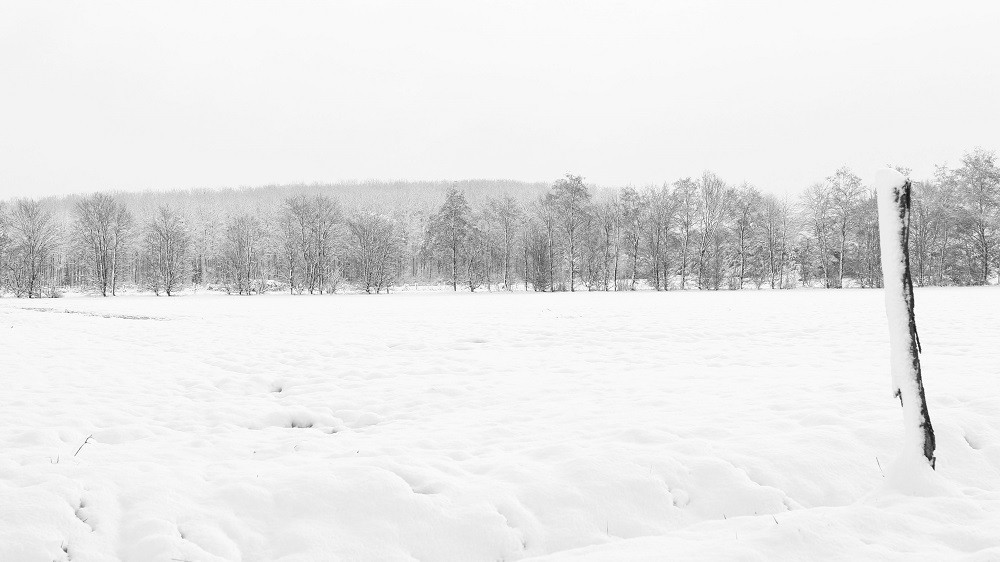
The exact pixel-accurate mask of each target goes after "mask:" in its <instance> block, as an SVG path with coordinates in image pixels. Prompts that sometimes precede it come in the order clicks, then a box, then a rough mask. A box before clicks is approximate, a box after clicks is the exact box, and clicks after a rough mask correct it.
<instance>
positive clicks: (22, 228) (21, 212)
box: [7, 199, 59, 298]
mask: <svg viewBox="0 0 1000 562" xmlns="http://www.w3.org/2000/svg"><path fill="white" fill-rule="evenodd" d="M7 228H8V231H9V234H8V236H9V246H8V255H7V272H8V279H9V283H10V285H11V287H12V288H13V289H14V293H15V294H16V295H17V296H19V297H23V296H27V297H28V298H35V297H40V296H42V288H43V285H44V282H45V275H44V274H45V267H46V264H47V263H48V262H49V259H50V258H51V257H52V255H53V254H54V253H55V251H56V248H57V246H58V244H59V231H58V229H57V227H56V224H55V221H54V220H53V218H52V213H51V212H50V211H48V210H46V209H45V208H43V207H42V205H41V203H39V202H38V201H32V200H28V199H19V200H17V201H15V202H14V205H13V207H12V208H11V211H10V215H9V217H8V221H7Z"/></svg>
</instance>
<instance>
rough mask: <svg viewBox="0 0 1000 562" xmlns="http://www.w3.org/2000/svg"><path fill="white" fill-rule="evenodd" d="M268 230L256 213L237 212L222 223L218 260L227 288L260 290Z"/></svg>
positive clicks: (242, 292) (249, 291)
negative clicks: (222, 237) (224, 228)
mask: <svg viewBox="0 0 1000 562" xmlns="http://www.w3.org/2000/svg"><path fill="white" fill-rule="evenodd" d="M269 237H270V236H269V231H268V229H267V227H266V225H265V224H264V222H263V221H262V220H261V219H260V218H259V217H258V216H256V215H252V214H240V215H236V216H234V217H231V218H230V219H229V221H228V223H227V224H226V234H225V240H224V241H223V243H222V248H221V255H220V259H219V262H220V263H221V265H222V279H223V282H224V283H225V286H226V291H227V292H235V293H237V294H240V295H249V294H253V293H258V294H260V293H262V292H264V290H265V287H266V275H265V269H264V256H265V253H266V251H267V247H268V244H269V241H270V240H269Z"/></svg>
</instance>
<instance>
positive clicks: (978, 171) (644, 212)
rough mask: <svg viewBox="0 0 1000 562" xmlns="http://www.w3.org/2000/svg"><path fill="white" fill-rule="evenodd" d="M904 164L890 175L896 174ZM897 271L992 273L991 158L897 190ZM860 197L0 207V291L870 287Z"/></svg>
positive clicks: (391, 194)
mask: <svg viewBox="0 0 1000 562" xmlns="http://www.w3.org/2000/svg"><path fill="white" fill-rule="evenodd" d="M902 171H903V172H904V173H906V172H908V171H907V170H905V169H904V170H902ZM913 193H914V204H913V211H912V213H913V215H912V230H911V237H910V240H909V245H910V255H911V259H912V261H913V270H914V272H913V273H914V282H915V283H916V284H917V285H919V286H929V285H987V284H992V283H996V282H997V275H998V272H1000V169H998V167H997V162H996V156H995V154H994V153H992V152H989V151H986V150H982V149H977V150H974V151H971V152H969V153H967V154H966V155H965V156H964V157H963V158H962V160H961V162H960V164H959V165H958V166H957V167H947V166H939V167H937V169H936V172H935V174H934V176H933V177H932V178H929V179H926V180H923V181H915V182H914V188H913ZM876 218H877V216H876V199H875V194H874V192H873V191H872V189H871V188H870V187H869V186H866V185H864V184H863V182H862V181H861V179H860V178H859V177H858V176H857V175H856V174H855V173H854V172H852V171H851V170H850V169H848V168H840V169H838V170H835V171H833V172H832V173H831V174H830V176H829V177H827V178H826V179H825V180H824V181H821V182H817V183H815V184H813V185H810V186H808V187H807V188H806V189H804V190H803V191H802V192H801V194H799V195H798V196H788V197H779V196H776V195H774V194H771V193H767V192H765V191H762V190H760V189H758V188H757V187H755V186H753V185H751V184H748V183H740V184H733V183H730V182H727V181H726V180H724V179H723V178H720V177H718V176H717V175H716V174H714V173H712V172H705V173H704V174H702V175H701V177H695V178H680V179H677V180H675V181H672V182H668V183H664V184H662V185H656V186H647V187H643V188H635V187H631V186H626V187H620V188H609V187H596V186H593V185H590V184H588V183H586V181H585V178H584V177H582V176H577V175H572V174H567V175H566V176H565V177H564V178H560V179H558V180H556V181H555V182H553V183H552V184H551V185H545V184H540V183H526V182H517V181H488V180H483V181H476V180H470V181H462V182H365V183H358V182H355V183H343V184H334V185H320V184H315V185H296V186H265V187H257V188H247V189H222V190H209V189H200V190H188V191H162V192H141V193H139V192H131V193H129V192H106V193H97V194H93V195H87V196H73V197H62V198H47V199H41V200H30V199H19V200H13V201H6V202H3V203H0V284H2V290H3V292H4V293H5V294H8V295H13V296H17V297H29V298H30V297H46V296H53V295H58V294H61V293H62V292H64V291H67V290H73V291H78V290H83V291H86V292H91V293H94V294H99V295H104V296H112V295H115V294H118V293H120V292H121V291H122V290H123V289H124V290H128V291H150V292H152V293H155V294H157V295H160V294H163V295H173V294H176V293H177V292H179V291H182V290H186V289H192V288H202V289H208V290H219V291H224V292H227V293H231V294H239V295H253V294H261V293H264V292H268V291H283V292H291V293H296V294H303V293H308V294H323V293H331V292H337V291H361V292H367V293H381V292H386V291H389V290H392V289H393V288H396V287H399V286H401V285H421V286H427V285H441V286H447V287H449V288H450V289H452V290H455V291H459V290H465V291H477V290H492V291H497V290H515V289H516V290H529V291H580V290H590V291H631V290H638V289H652V290H657V291H665V290H675V289H707V290H721V289H733V290H736V289H761V288H769V289H788V288H795V287H825V288H843V287H877V286H879V284H880V283H881V275H880V271H881V270H880V264H879V259H880V258H879V252H880V250H879V246H878V225H877V221H876Z"/></svg>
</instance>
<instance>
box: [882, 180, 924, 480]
mask: <svg viewBox="0 0 1000 562" xmlns="http://www.w3.org/2000/svg"><path fill="white" fill-rule="evenodd" d="M878 183H879V195H878V197H879V210H878V214H879V234H880V237H879V238H880V242H881V249H882V275H883V285H884V287H885V289H884V291H885V309H886V317H887V319H888V322H889V345H890V351H891V368H892V386H893V392H894V395H895V397H896V398H899V402H900V404H901V405H902V407H903V423H904V426H905V430H906V437H905V443H904V447H905V448H906V449H907V450H904V455H905V454H908V453H916V452H917V451H919V453H920V454H922V455H923V456H924V458H926V459H927V462H928V463H930V465H931V468H934V463H935V457H934V449H935V441H934V428H933V427H932V426H931V419H930V415H929V414H928V412H927V400H926V398H925V396H924V383H923V378H922V375H921V371H920V338H919V337H918V336H917V323H916V319H915V316H914V312H913V308H914V301H913V280H912V278H911V277H910V255H909V248H908V243H909V234H910V232H909V231H910V190H911V185H910V181H909V180H906V179H904V178H903V176H902V175H901V174H899V173H898V172H895V171H893V170H889V169H886V170H884V171H882V172H881V175H880V176H879V177H878Z"/></svg>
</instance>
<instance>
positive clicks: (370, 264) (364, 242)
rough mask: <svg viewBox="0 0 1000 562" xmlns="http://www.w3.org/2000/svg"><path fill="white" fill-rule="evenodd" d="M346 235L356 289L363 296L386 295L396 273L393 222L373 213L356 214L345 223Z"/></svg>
mask: <svg viewBox="0 0 1000 562" xmlns="http://www.w3.org/2000/svg"><path fill="white" fill-rule="evenodd" d="M347 232H348V236H349V237H350V240H349V242H348V250H349V252H350V256H351V261H352V262H353V266H354V268H355V270H356V273H357V276H356V278H357V282H358V285H359V286H360V287H361V288H362V289H364V291H365V292H366V293H371V292H373V291H374V292H375V293H380V292H382V290H383V289H385V290H386V291H388V290H389V286H390V285H391V284H392V283H393V281H395V279H396V275H397V273H398V272H397V270H396V267H395V265H396V258H397V256H398V253H399V247H400V244H399V238H398V234H397V232H396V229H395V227H394V225H393V223H392V221H391V220H389V218H387V217H385V216H383V215H381V214H378V213H375V212H372V211H358V212H356V213H354V214H353V215H352V216H351V217H350V218H349V219H348V220H347Z"/></svg>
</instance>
